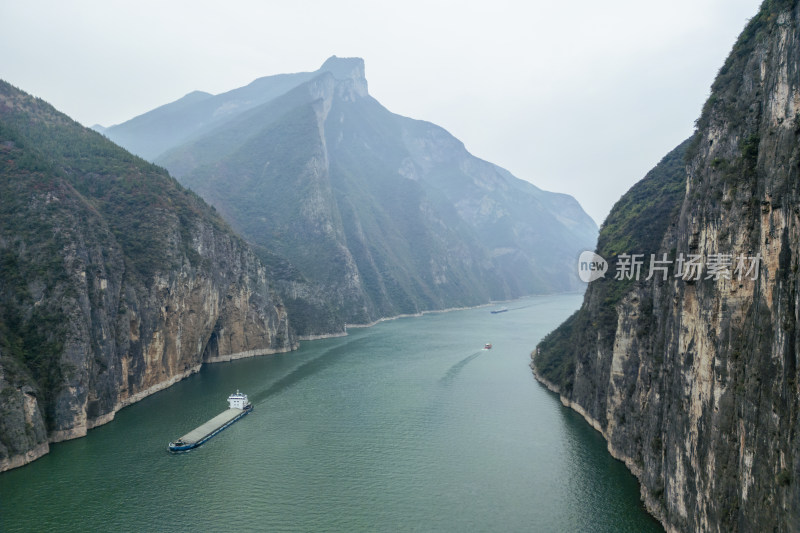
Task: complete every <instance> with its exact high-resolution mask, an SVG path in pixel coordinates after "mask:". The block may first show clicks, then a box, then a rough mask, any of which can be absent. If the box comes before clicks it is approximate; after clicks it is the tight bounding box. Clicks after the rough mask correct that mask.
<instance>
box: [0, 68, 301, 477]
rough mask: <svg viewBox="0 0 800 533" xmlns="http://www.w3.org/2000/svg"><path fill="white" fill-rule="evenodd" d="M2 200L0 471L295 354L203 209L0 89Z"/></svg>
mask: <svg viewBox="0 0 800 533" xmlns="http://www.w3.org/2000/svg"><path fill="white" fill-rule="evenodd" d="M0 198H2V201H1V202H0V471H2V470H5V469H8V468H13V467H15V466H19V465H21V464H25V463H26V462H29V461H31V460H33V459H35V458H37V457H39V456H41V455H42V454H43V453H46V452H47V451H48V442H57V441H60V440H65V439H69V438H74V437H79V436H82V435H84V434H85V433H86V431H87V430H88V429H90V428H92V427H94V426H96V425H99V424H102V423H105V422H107V421H109V420H111V419H112V418H113V417H114V413H115V412H116V411H117V410H118V409H120V408H121V407H123V406H125V405H127V404H129V403H131V402H134V401H136V400H138V399H140V398H142V397H143V396H146V395H147V394H150V393H152V392H155V391H157V390H160V389H162V388H164V387H167V386H169V385H170V384H172V383H174V382H175V381H177V380H179V379H181V378H183V377H185V376H186V375H188V374H190V373H192V372H196V371H197V370H198V368H199V366H200V365H201V364H202V363H203V362H211V361H217V360H227V359H230V358H235V357H242V356H246V355H255V354H257V353H272V352H276V351H286V350H289V349H291V348H292V347H293V346H294V345H295V342H294V338H293V334H292V333H291V332H290V330H289V326H288V321H287V317H286V312H285V310H284V309H283V307H282V305H281V303H280V300H279V299H278V298H277V297H276V296H275V295H274V294H273V293H272V292H271V290H270V288H269V279H268V278H267V274H266V269H265V267H264V266H263V264H262V263H261V262H260V261H259V260H258V259H257V257H256V256H255V255H254V254H253V252H252V251H251V250H250V248H249V247H248V246H247V245H246V244H245V243H244V242H243V241H242V240H241V239H240V238H238V237H236V236H235V235H234V234H233V233H232V232H231V230H230V229H229V227H228V226H227V225H226V224H225V223H224V222H223V221H222V220H221V219H220V218H219V217H218V216H217V215H216V214H215V213H214V212H213V210H212V208H210V207H209V206H208V205H207V204H205V203H204V202H203V201H202V200H200V198H199V197H197V196H196V195H195V194H194V193H191V192H189V191H187V190H186V189H184V188H183V187H181V186H180V185H179V184H178V183H177V182H176V181H175V180H174V179H172V178H171V177H170V176H169V175H167V174H166V172H164V170H163V169H159V168H157V167H155V166H153V165H151V164H148V163H145V162H144V161H142V160H140V159H139V158H137V157H135V156H132V155H131V154H129V153H127V152H125V151H124V150H122V149H121V148H119V147H117V146H116V145H114V144H113V143H111V142H110V141H108V140H107V139H104V138H103V137H102V136H101V135H99V134H97V133H95V132H93V131H90V130H87V129H86V128H83V127H82V126H80V125H79V124H77V123H75V122H73V121H72V120H70V119H69V118H68V117H66V116H65V115H63V114H61V113H59V112H57V111H56V110H55V109H53V108H52V107H51V106H49V105H48V104H46V103H44V102H42V101H41V100H38V99H34V98H33V97H31V96H29V95H27V94H25V93H23V92H21V91H19V90H17V89H15V88H13V87H11V86H10V85H8V84H7V83H5V82H0Z"/></svg>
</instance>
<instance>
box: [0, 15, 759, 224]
mask: <svg viewBox="0 0 800 533" xmlns="http://www.w3.org/2000/svg"><path fill="white" fill-rule="evenodd" d="M759 4H760V1H758V0H672V1H670V2H655V1H652V0H605V1H597V0H572V1H569V2H555V1H552V0H549V1H540V0H528V1H527V2H524V1H520V0H515V1H506V0H491V1H483V2H471V1H467V0H461V1H458V2H456V1H448V2H445V1H439V0H424V1H418V0H404V1H403V2H392V3H388V2H379V1H375V0H372V1H351V0H340V1H336V2H331V1H328V2H324V1H308V0H293V1H288V0H287V1H271V0H265V1H255V0H253V1H239V2H237V1H231V2H220V1H215V2H206V1H202V0H191V1H176V2H168V1H164V0H161V1H156V2H154V1H149V0H147V1H142V0H139V1H137V2H118V1H102V2H100V1H97V2H88V1H74V2H63V1H57V2H56V1H52V2H41V1H36V0H25V1H24V2H23V1H13V0H2V1H0V78H3V79H5V80H6V81H8V82H10V83H12V84H14V85H16V86H17V87H19V88H21V89H23V90H25V91H27V92H29V93H32V94H34V95H36V96H39V97H41V98H43V99H45V100H47V101H48V102H50V103H51V104H53V105H54V106H55V107H57V108H58V109H60V110H61V111H63V112H65V113H67V114H68V115H70V116H72V117H73V118H74V119H76V120H78V121H79V122H81V123H83V124H85V125H87V126H89V125H92V124H95V123H99V124H103V125H105V126H109V125H112V124H116V123H119V122H123V121H125V120H127V119H129V118H131V117H133V116H135V115H138V114H141V113H143V112H145V111H148V110H150V109H152V108H154V107H157V106H159V105H162V104H165V103H167V102H170V101H173V100H176V99H178V98H180V97H181V96H183V95H184V94H186V93H188V92H190V91H192V90H204V91H208V92H211V93H219V92H224V91H227V90H230V89H233V88H236V87H240V86H242V85H246V84H247V83H249V82H250V81H252V80H253V79H255V78H258V77H261V76H266V75H270V74H278V73H283V72H299V71H311V70H316V69H317V68H318V67H319V66H320V65H321V64H322V63H323V61H325V59H326V58H328V57H329V56H331V55H338V56H340V57H350V56H359V57H362V58H364V60H365V62H366V73H367V80H368V81H369V88H370V93H371V94H372V95H373V96H374V97H375V98H377V99H378V100H379V101H380V102H381V103H382V104H383V105H385V106H386V107H387V108H389V109H390V110H391V111H393V112H395V113H399V114H401V115H405V116H409V117H412V118H418V119H424V120H428V121H431V122H434V123H436V124H438V125H440V126H442V127H444V128H446V129H447V130H448V131H450V132H451V133H452V134H453V135H455V136H456V137H458V138H459V139H461V140H462V141H463V142H464V144H465V145H466V147H467V149H468V150H469V151H470V152H472V153H473V154H474V155H476V156H478V157H481V158H483V159H486V160H488V161H491V162H493V163H496V164H498V165H500V166H502V167H505V168H507V169H508V170H510V171H511V172H512V173H514V174H515V175H516V176H518V177H520V178H523V179H527V180H529V181H531V182H533V183H535V184H536V185H538V186H539V187H541V188H543V189H547V190H553V191H559V192H566V193H569V194H572V195H573V196H575V197H576V198H577V199H578V200H579V201H580V202H581V204H582V205H583V207H584V209H586V211H587V212H588V213H589V214H590V215H591V216H592V217H593V218H594V219H595V220H596V221H597V222H598V223H599V222H602V220H603V219H604V218H605V216H606V215H607V214H608V211H609V210H610V209H611V206H612V205H613V204H614V202H615V201H616V200H617V199H618V198H619V197H620V195H622V194H623V193H624V192H625V191H626V190H627V189H628V188H629V187H630V186H631V185H633V184H634V183H635V182H636V181H638V180H639V179H640V178H642V177H643V176H644V174H645V173H646V172H647V171H648V170H649V169H650V168H652V167H653V166H654V165H655V164H656V163H657V162H658V161H659V160H660V159H661V157H663V156H664V155H665V154H666V153H667V152H668V151H669V150H671V149H672V148H674V147H675V146H676V145H677V144H678V143H680V142H681V141H682V140H683V139H685V138H686V137H688V136H689V135H690V134H691V132H692V130H693V126H694V120H695V119H696V118H697V116H698V114H699V112H700V109H701V107H702V104H703V102H704V101H705V99H706V97H707V96H708V92H709V87H710V84H711V82H712V81H713V79H714V76H715V75H716V73H717V71H718V70H719V67H720V66H722V63H723V61H724V59H725V57H726V56H727V54H728V52H729V51H730V49H731V47H732V46H733V43H734V42H735V40H736V37H737V36H738V35H739V33H740V32H741V30H742V29H743V28H744V25H745V23H746V21H747V19H748V18H750V17H752V16H753V15H755V14H756V12H757V10H758V6H759Z"/></svg>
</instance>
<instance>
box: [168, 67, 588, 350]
mask: <svg viewBox="0 0 800 533" xmlns="http://www.w3.org/2000/svg"><path fill="white" fill-rule="evenodd" d="M292 79H296V78H292ZM181 127H183V126H181ZM166 148H168V147H166ZM156 161H157V162H158V163H159V164H161V165H163V166H165V167H166V168H168V169H169V170H170V172H171V173H173V175H175V176H176V177H177V178H178V179H179V180H181V182H182V183H184V184H185V185H187V186H189V187H190V188H192V189H193V190H195V191H197V192H198V193H199V194H200V195H201V196H203V197H204V198H205V199H206V200H207V201H208V202H209V203H211V204H212V205H214V206H215V207H216V208H217V209H218V210H219V212H220V213H221V214H222V215H223V216H224V217H225V218H226V219H227V220H229V221H230V222H231V224H232V225H233V227H234V228H235V229H236V230H237V231H239V232H240V233H241V234H242V235H243V236H244V237H245V238H246V239H247V240H248V241H250V242H251V243H253V244H254V245H256V246H257V248H258V249H260V250H261V251H262V254H267V253H271V254H273V255H272V257H271V258H270V257H266V255H264V257H265V259H266V260H267V261H268V262H269V263H270V264H271V265H273V268H275V271H274V272H275V277H276V280H277V281H276V287H278V289H279V291H280V293H281V295H282V298H283V300H284V302H285V303H286V305H287V308H288V309H289V311H290V315H291V316H292V323H293V325H294V327H296V328H297V331H298V332H300V333H301V334H303V335H317V334H325V333H330V332H337V331H343V328H344V325H345V323H350V324H353V323H356V324H359V323H369V322H372V321H374V320H377V319H379V318H382V317H388V316H395V315H399V314H406V313H418V312H420V311H423V310H429V309H442V308H447V307H456V306H468V305H476V304H481V303H486V302H488V301H490V300H501V299H509V298H514V297H518V296H522V295H524V294H531V293H537V292H538V293H541V292H553V291H562V290H576V289H578V288H579V287H580V285H579V282H578V280H577V276H576V275H575V274H574V267H573V264H574V259H575V258H576V257H577V255H578V254H579V253H580V251H581V250H583V249H586V248H589V247H591V246H592V245H593V244H594V239H595V237H596V226H595V225H594V223H593V221H592V220H591V219H590V218H589V217H588V216H587V215H586V214H585V213H584V212H583V210H582V209H581V208H580V206H579V205H578V203H577V202H576V201H575V200H574V199H573V198H571V197H569V196H566V195H559V194H554V193H548V192H544V191H541V190H539V189H537V188H536V187H534V186H533V185H531V184H530V183H528V182H524V181H522V180H519V179H517V178H514V177H513V176H512V175H511V174H510V173H508V172H507V171H505V170H503V169H501V168H499V167H496V166H495V165H492V164H490V163H487V162H485V161H481V160H480V159H477V158H475V157H474V156H472V155H471V154H469V153H468V152H467V151H466V149H465V148H464V146H463V144H462V143H461V142H459V141H458V140H456V139H455V138H453V137H452V136H451V135H450V134H448V133H447V132H446V131H444V130H442V129H441V128H439V127H437V126H435V125H433V124H430V123H426V122H422V121H415V120H411V119H407V118H404V117H400V116H398V115H394V114H392V113H391V112H389V111H388V110H386V109H385V108H384V107H383V106H381V105H380V104H379V103H378V102H377V101H376V100H375V99H373V98H372V97H371V96H370V95H369V94H368V91H367V80H366V78H365V77H364V63H363V61H362V60H361V59H357V58H345V59H343V58H336V57H332V58H330V59H328V60H327V61H326V62H325V64H324V65H323V66H322V67H321V68H320V69H319V70H318V71H316V72H315V73H313V76H312V77H310V78H309V79H307V80H305V81H303V82H302V83H298V84H297V85H295V86H294V87H292V88H291V89H290V90H288V91H286V92H285V93H284V94H282V95H280V96H278V97H276V98H273V99H271V100H269V101H268V102H266V103H264V104H262V105H260V106H257V107H253V108H251V109H248V110H247V111H246V112H242V113H239V114H238V115H236V116H233V117H231V118H230V119H228V120H227V121H225V122H224V123H221V124H219V125H217V126H216V127H215V128H213V129H211V130H210V131H208V132H206V133H198V134H197V135H195V136H194V137H193V140H191V141H189V142H187V143H184V144H181V145H179V146H176V147H174V148H171V149H169V150H166V151H165V153H163V154H161V155H160V156H159V157H158V158H156ZM275 257H282V258H285V259H286V260H288V263H286V262H282V263H280V264H279V265H278V266H277V267H276V266H275V261H274V258H275Z"/></svg>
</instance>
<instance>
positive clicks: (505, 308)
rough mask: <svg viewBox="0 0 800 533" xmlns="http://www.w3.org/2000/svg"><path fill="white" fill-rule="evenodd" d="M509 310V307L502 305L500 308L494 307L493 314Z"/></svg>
mask: <svg viewBox="0 0 800 533" xmlns="http://www.w3.org/2000/svg"><path fill="white" fill-rule="evenodd" d="M506 311H508V307H501V308H500V309H493V310H492V314H493V315H496V314H497V313H505V312H506Z"/></svg>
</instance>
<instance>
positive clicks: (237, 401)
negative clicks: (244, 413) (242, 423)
mask: <svg viewBox="0 0 800 533" xmlns="http://www.w3.org/2000/svg"><path fill="white" fill-rule="evenodd" d="M249 405H250V402H249V401H247V394H243V393H241V392H239V390H238V389H237V390H236V392H235V393H233V394H231V395H230V396H228V406H229V407H230V408H231V409H242V410H244V409H247V407H248V406H249Z"/></svg>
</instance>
